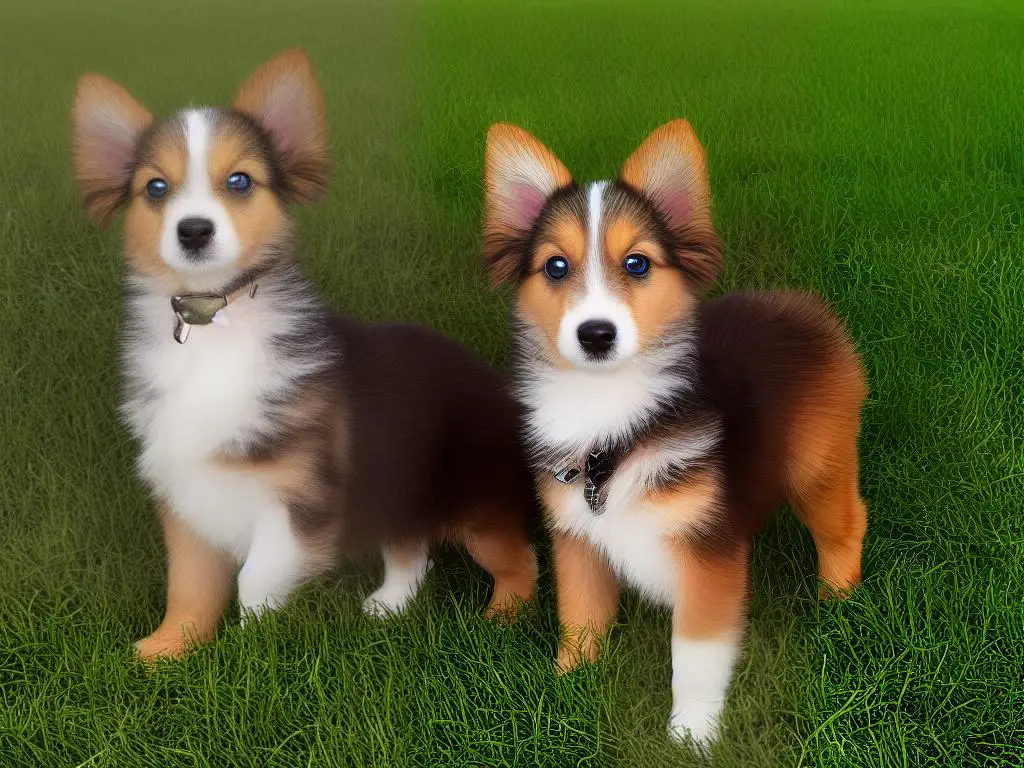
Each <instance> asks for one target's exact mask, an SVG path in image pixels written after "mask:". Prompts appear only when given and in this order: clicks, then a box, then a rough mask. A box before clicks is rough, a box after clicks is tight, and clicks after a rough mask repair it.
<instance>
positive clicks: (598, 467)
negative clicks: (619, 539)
mask: <svg viewBox="0 0 1024 768" xmlns="http://www.w3.org/2000/svg"><path fill="white" fill-rule="evenodd" d="M628 454H629V450H626V449H623V448H613V449H609V450H601V451H590V452H588V453H587V457H586V459H585V460H584V461H583V468H582V470H581V469H580V467H579V464H578V463H570V464H569V465H567V466H565V467H563V468H562V469H560V470H558V471H556V472H555V473H554V475H555V479H556V480H558V482H560V483H565V484H566V485H572V484H573V483H575V482H576V481H577V480H578V479H579V477H580V475H583V498H585V499H586V500H587V505H588V506H589V507H590V511H591V512H593V513H594V514H595V515H600V514H601V513H602V512H604V503H605V500H606V499H607V497H608V481H609V480H610V479H611V477H612V475H613V474H615V469H616V468H617V467H618V466H619V464H620V463H621V461H622V459H624V458H625V457H626V456H627V455H628Z"/></svg>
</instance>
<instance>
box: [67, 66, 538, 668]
mask: <svg viewBox="0 0 1024 768" xmlns="http://www.w3.org/2000/svg"><path fill="white" fill-rule="evenodd" d="M72 117H73V124H74V135H73V140H74V141H73V144H74V165H75V172H76V176H77V179H78V182H79V186H80V188H81V191H82V195H83V197H84V199H85V204H86V209H87V211H88V212H89V214H90V215H91V216H92V218H93V219H95V220H96V221H98V222H100V223H105V222H107V221H108V220H110V219H111V218H112V217H113V215H114V214H115V213H116V212H117V211H119V210H121V209H123V210H124V211H125V221H124V252H125V260H126V264H127V278H126V279H127V304H128V306H127V313H126V316H125V322H124V344H123V368H124V375H125V381H126V387H125V392H124V400H123V406H122V410H123V414H124V417H125V420H126V421H127V423H128V425H129V427H130V429H131V431H132V434H133V436H134V437H135V438H136V439H137V440H138V442H139V444H140V453H139V461H138V468H139V473H140V474H141V476H142V478H143V480H144V481H145V482H146V484H147V485H148V486H149V488H150V489H151V491H152V493H153V495H154V497H155V498H156V500H157V503H158V505H159V507H160V510H161V517H162V522H163V527H164V540H165V544H166V548H167V559H168V585H167V612H166V615H165V618H164V620H163V623H162V624H161V625H160V626H159V627H158V628H157V629H156V630H155V631H154V632H153V634H151V635H150V636H148V637H146V638H145V639H143V640H141V641H140V642H139V643H138V644H137V646H136V647H137V650H138V654H139V656H141V657H142V658H144V659H151V658H154V657H157V656H177V655H180V654H181V653H182V652H184V651H185V650H186V648H187V647H188V646H189V645H190V644H194V643H198V642H203V641H205V640H208V639H209V638H211V637H212V636H213V634H214V632H215V630H216V628H217V625H218V622H219V620H220V618H221V615H222V613H223V611H224V609H225V606H226V604H227V602H228V600H229V598H230V595H231V592H232V583H233V582H234V581H235V580H236V579H235V577H236V574H237V586H238V600H239V603H240V605H241V608H242V611H243V614H244V616H246V617H248V616H253V615H259V614H260V613H262V612H263V611H265V610H267V609H268V608H275V607H277V606H280V605H282V604H283V603H284V602H285V601H286V600H287V598H288V596H289V594H290V593H291V592H292V591H293V590H294V589H295V588H296V587H298V586H299V585H300V584H302V583H303V582H305V581H306V580H308V579H310V578H313V577H315V576H316V575H317V574H320V573H322V572H324V571H325V570H327V569H329V568H331V567H332V566H334V565H335V564H336V563H338V562H339V559H340V558H341V557H342V556H343V555H345V554H348V553H353V552H358V551H360V550H365V549H378V550H380V551H382V552H383V556H384V565H385V570H384V583H383V584H382V585H381V587H380V588H379V589H378V590H376V591H375V592H374V593H373V594H372V595H370V596H369V597H368V598H367V599H366V601H365V603H364V610H365V611H366V612H367V613H368V614H371V615H374V616H385V615H389V614H392V613H398V612H401V611H402V610H404V609H405V608H406V606H407V605H408V604H409V602H410V600H411V599H412V598H413V597H414V596H415V594H416V591H417V589H418V587H419V585H420V582H421V581H422V580H423V578H424V576H425V574H426V572H427V570H428V568H429V567H430V560H429V558H428V549H429V547H430V545H431V544H432V543H434V542H436V541H437V540H439V539H451V540H454V541H457V542H460V543H462V544H464V545H465V546H466V547H467V548H468V549H469V551H470V553H471V554H472V555H473V557H474V558H475V559H476V561H477V562H478V563H479V564H480V565H481V566H483V567H484V568H485V569H486V570H487V571H489V572H490V573H491V575H492V576H493V577H494V592H493V597H492V599H491V604H490V609H491V611H501V612H504V611H507V610H512V609H514V608H515V606H516V605H517V604H518V601H519V600H525V599H528V598H529V597H530V595H531V593H532V592H533V587H534V582H535V578H536V559H535V556H534V552H533V549H532V548H531V546H530V544H529V541H528V531H529V527H530V525H529V517H530V516H531V513H532V509H533V505H534V492H533V487H532V481H531V477H530V473H529V470H528V469H527V467H526V461H525V457H524V455H523V451H522V447H521V440H520V435H519V420H520V407H519V406H518V405H517V404H516V402H515V400H514V399H513V398H512V396H511V394H510V393H509V392H508V391H507V384H506V381H505V377H504V376H502V375H500V374H499V373H498V372H496V371H494V370H492V369H491V368H490V367H489V366H487V365H486V364H485V363H484V362H483V361H481V360H479V359H478V358H477V357H476V356H474V355H472V354H470V353H469V352H468V351H467V350H465V349H463V348H462V347H460V346H459V345H458V344H456V343H455V342H454V341H452V340H450V339H447V338H445V337H443V336H441V335H440V334H437V333H435V332H433V331H430V330H428V329H426V328H420V327H416V326H404V325H368V324H364V323H360V322H358V321H356V320H354V319H351V318H346V317H339V316H337V315H335V314H333V313H332V312H330V311H329V310H328V309H327V307H326V306H325V305H324V303H323V302H322V301H321V300H320V298H319V297H318V296H317V294H316V292H315V291H314V290H313V287H312V285H311V284H310V283H309V281H308V280H307V279H306V277H305V276H304V275H303V273H302V271H301V270H300V268H299V265H298V254H297V247H296V242H295V240H296V238H295V233H294V226H293V223H292V219H291V216H290V215H289V210H288V206H289V204H291V203H293V202H303V201H310V200H314V199H316V198H318V197H320V196H321V195H322V194H323V192H324V191H325V189H326V186H327V181H328V176H329V163H328V154H327V138H326V125H325V117H324V105H323V98H322V96H321V92H320V88H319V86H318V84H317V82H316V79H315V77H314V75H313V70H312V68H311V67H310V64H309V61H308V60H307V58H306V56H305V54H303V53H302V52H301V51H297V50H293V51H288V52H286V53H283V54H281V55H280V56H278V57H277V58H275V59H273V60H271V61H270V62H268V63H266V64H264V65H263V66H262V67H261V68H259V69H258V70H257V71H256V72H255V73H254V74H253V75H252V76H251V77H250V78H249V79H248V80H247V81H246V82H245V83H244V84H243V85H242V87H241V89H240V90H239V92H238V95H237V96H236V98H235V100H234V102H233V104H232V105H231V106H230V107H217V108H189V109H184V110H182V111H180V112H177V113H176V114H174V115H172V116H170V117H168V118H166V119H163V120H154V119H153V117H152V116H151V115H150V113H149V112H148V111H147V110H146V109H145V108H144V107H143V106H142V105H140V104H139V103H138V102H136V101H135V100H134V99H133V98H132V97H131V96H130V95H129V94H128V92H127V91H125V89H124V88H122V87H121V86H119V85H117V84H116V83H114V82H112V81H111V80H108V79H107V78H105V77H102V76H100V75H91V74H90V75H85V76H83V77H82V78H81V80H80V81H79V83H78V91H77V93H76V96H75V103H74V108H73V115H72Z"/></svg>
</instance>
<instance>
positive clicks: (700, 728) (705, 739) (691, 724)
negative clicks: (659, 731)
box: [668, 701, 722, 754]
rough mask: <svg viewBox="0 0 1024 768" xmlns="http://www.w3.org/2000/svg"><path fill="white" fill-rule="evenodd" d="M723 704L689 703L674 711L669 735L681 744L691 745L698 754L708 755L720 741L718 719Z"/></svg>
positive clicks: (669, 723)
mask: <svg viewBox="0 0 1024 768" xmlns="http://www.w3.org/2000/svg"><path fill="white" fill-rule="evenodd" d="M721 711H722V702H698V701H694V702H688V703H687V704H686V705H685V706H682V707H678V708H676V709H674V710H673V711H672V716H671V717H669V719H668V735H669V738H671V739H672V740H673V741H676V742H679V743H680V744H689V745H690V746H692V747H693V748H694V749H695V750H696V751H697V752H700V753H702V754H707V753H708V751H709V750H710V749H711V745H712V744H714V743H715V742H716V741H717V740H718V730H719V728H718V718H719V716H720V714H721Z"/></svg>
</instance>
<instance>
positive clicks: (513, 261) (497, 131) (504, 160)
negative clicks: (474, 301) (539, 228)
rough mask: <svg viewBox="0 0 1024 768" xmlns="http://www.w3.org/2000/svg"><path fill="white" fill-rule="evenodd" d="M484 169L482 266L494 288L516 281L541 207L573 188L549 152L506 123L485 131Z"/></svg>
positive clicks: (521, 130)
mask: <svg viewBox="0 0 1024 768" xmlns="http://www.w3.org/2000/svg"><path fill="white" fill-rule="evenodd" d="M484 169H485V170H484V184H485V188H486V189H485V199H484V262H485V264H486V265H487V267H488V269H489V271H490V275H491V281H492V283H493V284H494V285H499V284H501V283H503V282H506V281H508V280H510V279H512V277H514V276H515V273H516V271H517V269H518V267H519V258H520V256H521V253H520V251H521V249H522V246H523V244H524V240H525V238H527V237H528V236H529V233H530V229H531V228H532V227H533V225H534V223H535V222H536V221H537V217H538V216H539V215H540V212H541V211H542V210H543V208H544V204H545V203H546V202H547V200H548V198H549V197H551V195H552V194H553V193H554V192H555V191H556V190H558V189H560V188H561V187H564V186H567V185H568V184H571V183H572V175H571V174H570V173H569V171H568V170H566V167H565V166H564V165H562V163H561V162H560V161H559V159H558V158H557V157H555V156H554V155H553V154H552V153H551V150H549V149H548V148H547V147H545V146H544V145H543V144H541V143H540V142H539V141H537V139H536V138H534V137H533V136H532V135H530V134H529V133H528V132H527V131H524V130H523V129H522V128H519V127H518V126H515V125H510V124H509V123H496V124H495V125H492V126H491V129H490V130H489V131H488V132H487V150H486V154H485V157H484Z"/></svg>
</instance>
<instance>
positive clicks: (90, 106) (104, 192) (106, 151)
mask: <svg viewBox="0 0 1024 768" xmlns="http://www.w3.org/2000/svg"><path fill="white" fill-rule="evenodd" d="M71 119H72V126H73V132H72V142H71V144H72V157H73V162H74V167H75V178H76V179H77V181H78V187H79V190H80V191H81V194H82V197H83V198H84V200H85V205H86V211H87V212H88V214H89V216H90V217H91V218H92V219H93V221H95V222H96V223H97V224H100V225H101V226H103V225H106V224H107V223H109V222H110V219H111V218H112V217H113V215H114V213H115V212H116V211H117V209H118V208H119V207H120V205H121V204H122V203H123V202H124V197H125V194H126V191H127V185H128V182H129V174H130V169H131V160H132V152H133V151H134V147H135V142H136V141H137V139H138V136H139V135H140V134H141V133H142V131H144V130H145V129H146V127H147V126H148V125H149V124H150V123H152V122H153V116H152V115H151V114H150V113H149V110H147V109H146V108H145V107H144V106H142V105H141V104H139V103H138V102H137V101H135V99H133V98H132V96H131V94H129V93H128V91H126V90H125V89H124V88H122V87H121V86H120V85H118V84H117V83H115V82H114V81H113V80H110V79H108V78H106V77H103V76H102V75H96V74H86V75H82V77H81V78H79V80H78V87H77V89H76V91H75V101H74V105H73V107H72V110H71Z"/></svg>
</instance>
